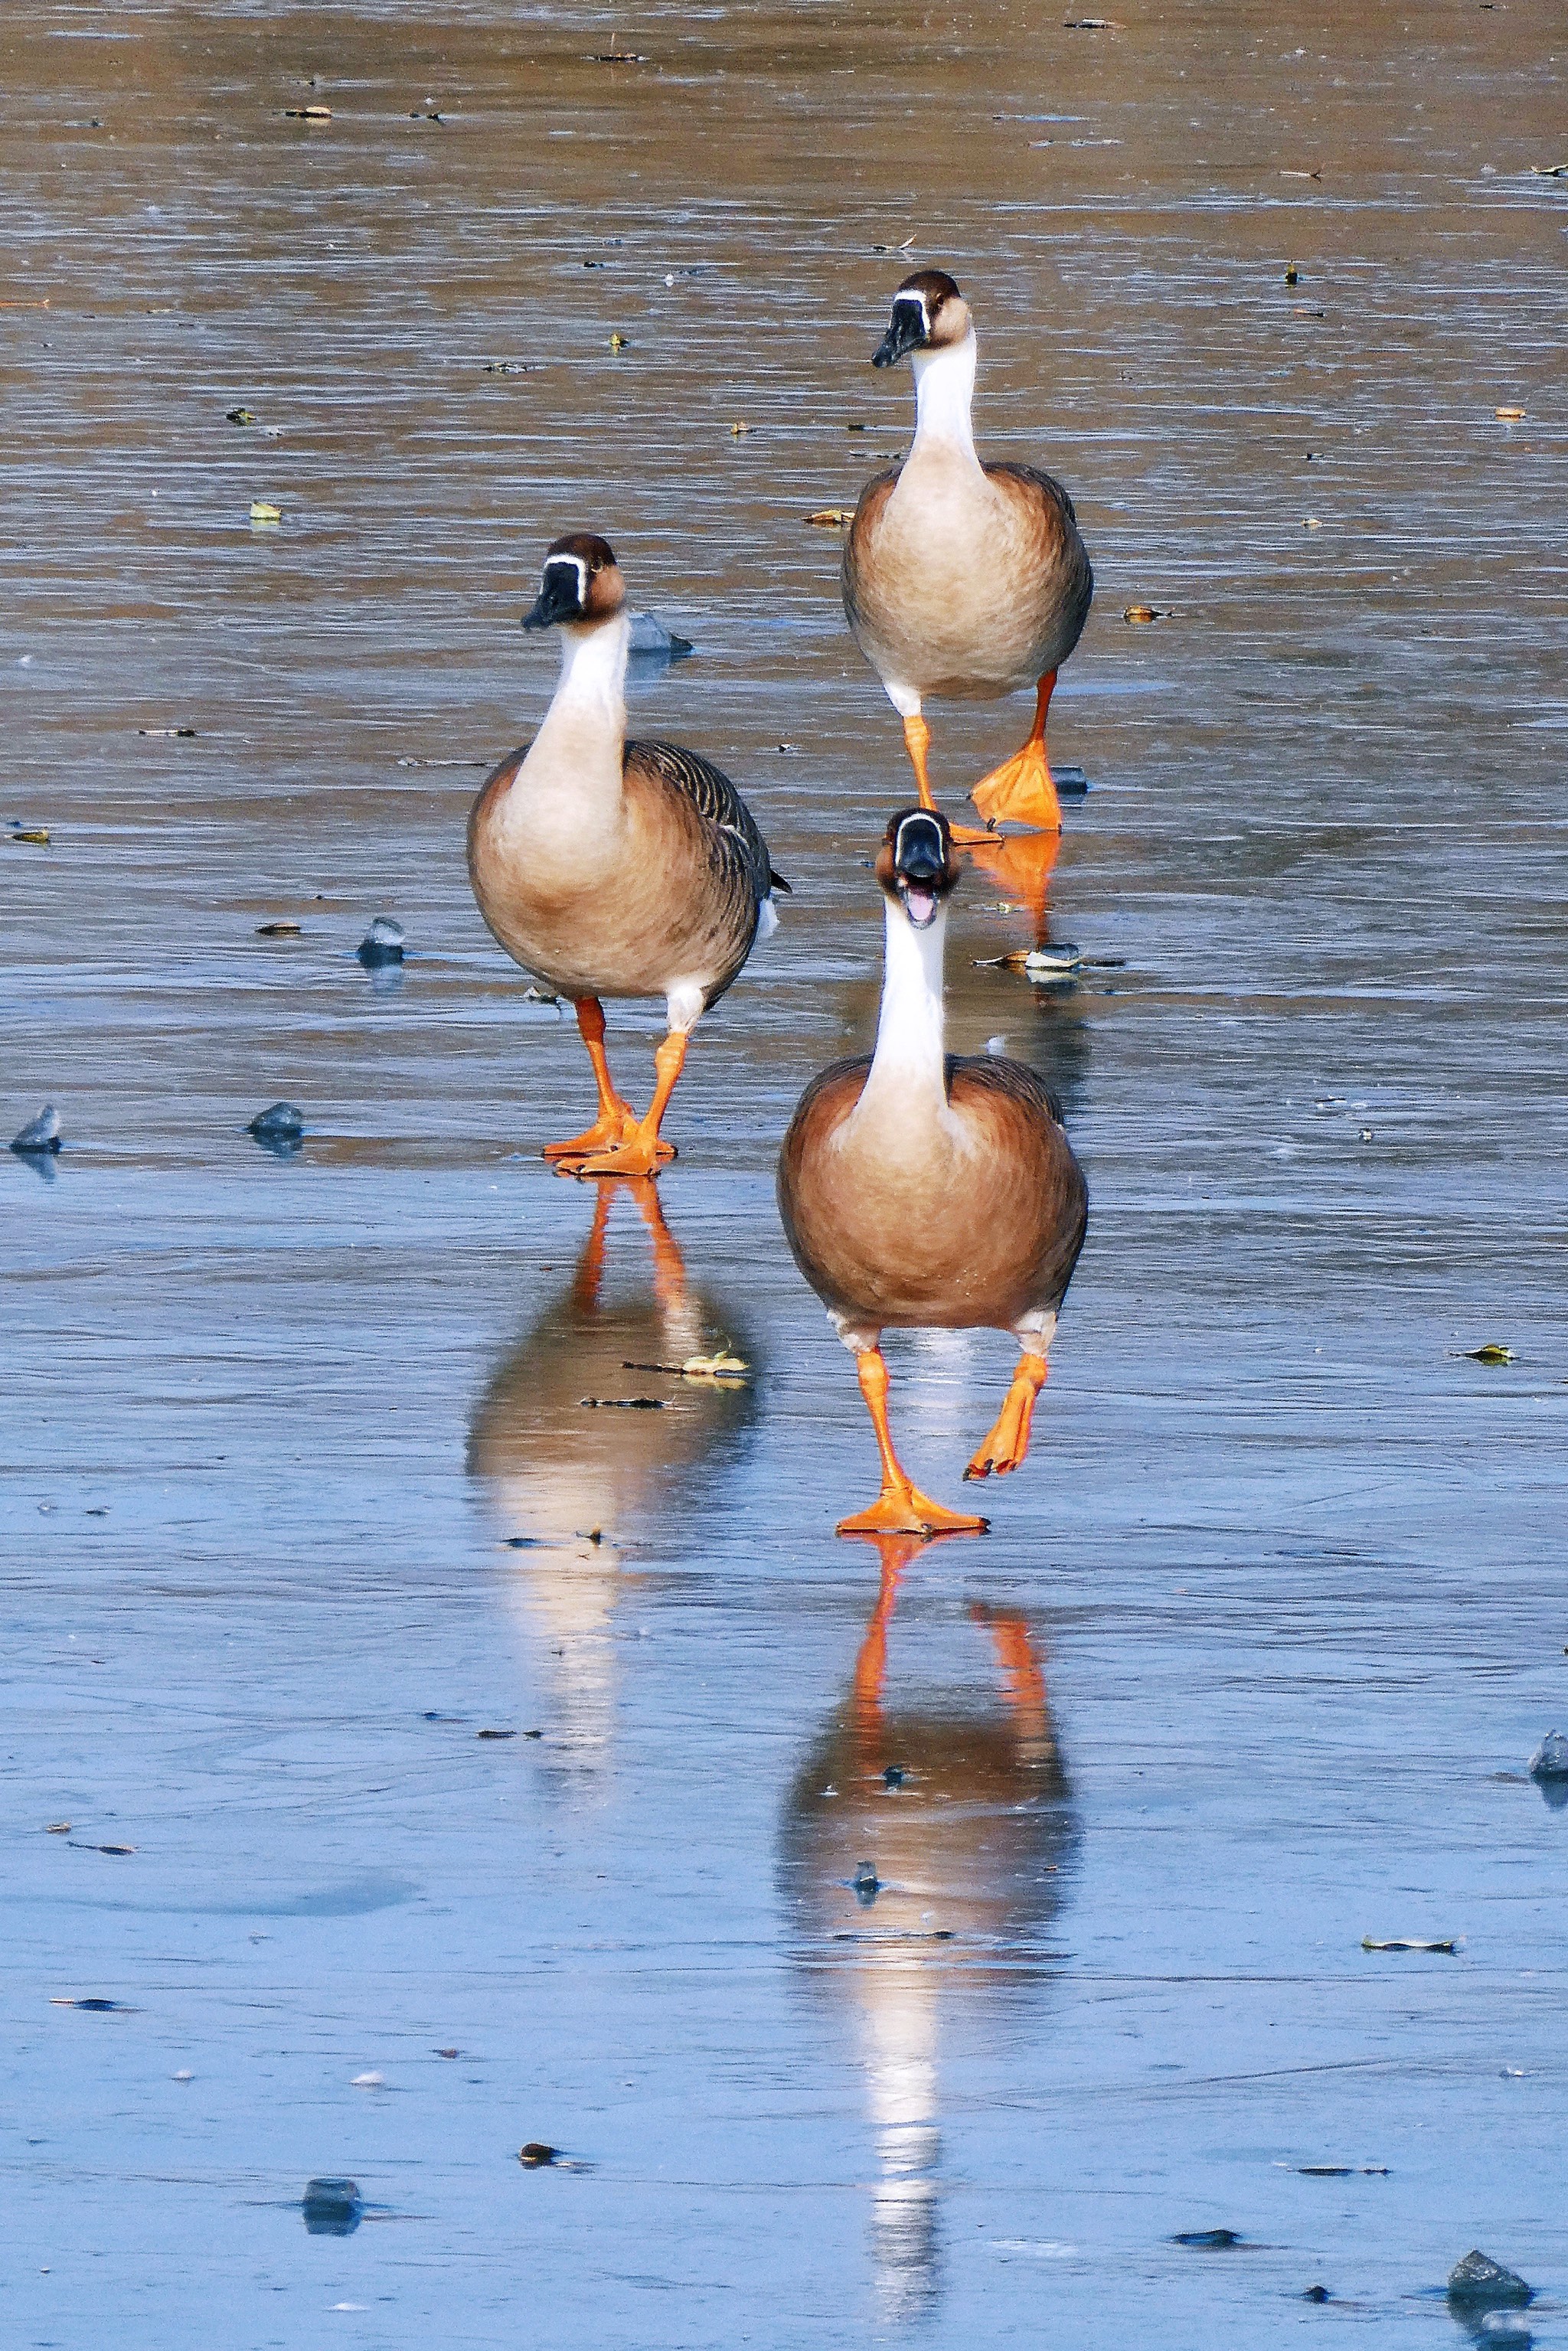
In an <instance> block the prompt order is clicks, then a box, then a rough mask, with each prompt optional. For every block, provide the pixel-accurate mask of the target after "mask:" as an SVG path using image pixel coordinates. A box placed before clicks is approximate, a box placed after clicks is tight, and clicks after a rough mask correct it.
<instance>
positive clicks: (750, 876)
mask: <svg viewBox="0 0 1568 2351" xmlns="http://www.w3.org/2000/svg"><path fill="white" fill-rule="evenodd" d="M626 758H628V759H631V758H636V759H637V760H638V761H639V762H640V763H641V765H642V766H643V768H647V769H651V770H652V771H653V774H654V775H656V776H657V777H658V778H659V779H660V781H661V782H662V783H664V784H666V785H668V786H669V788H670V789H671V790H673V791H677V792H679V793H680V794H681V796H682V798H683V799H687V800H689V801H690V802H691V804H692V806H693V807H694V808H695V810H696V812H697V814H698V815H699V816H700V817H702V818H703V819H704V820H705V821H706V823H708V824H710V825H711V826H712V827H713V828H714V830H715V831H716V832H717V833H719V834H720V835H721V836H723V837H724V838H725V839H726V840H727V841H731V842H733V844H734V849H733V852H732V853H733V854H735V855H737V856H738V858H739V860H740V863H741V866H742V870H743V871H744V872H745V874H746V877H747V881H748V882H749V883H750V885H751V891H752V895H753V898H754V899H755V901H756V903H757V904H758V905H760V904H761V903H762V901H763V899H764V898H766V897H767V895H768V892H769V890H771V889H772V888H774V886H775V885H776V884H777V885H778V886H779V888H781V889H785V890H787V889H788V888H789V883H787V882H780V881H779V876H778V875H777V874H776V873H775V872H774V871H773V868H772V865H771V863H770V862H769V861H768V843H767V842H766V841H764V840H763V838H762V835H761V833H760V831H758V825H757V820H756V818H755V817H754V816H753V815H752V813H751V810H749V809H748V808H747V805H746V802H745V801H744V800H743V799H741V797H740V794H739V793H738V792H737V790H736V789H735V786H734V785H733V784H732V783H731V782H730V780H729V778H728V777H727V775H726V774H725V773H724V771H723V769H722V768H716V767H715V766H714V765H713V763H712V761H711V760H709V759H704V758H699V757H698V756H697V754H696V752H695V751H688V750H686V749H685V747H683V746H682V745H681V744H679V743H631V742H629V743H628V744H627V746H626Z"/></svg>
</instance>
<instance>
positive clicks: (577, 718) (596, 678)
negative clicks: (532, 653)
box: [539, 612, 632, 737]
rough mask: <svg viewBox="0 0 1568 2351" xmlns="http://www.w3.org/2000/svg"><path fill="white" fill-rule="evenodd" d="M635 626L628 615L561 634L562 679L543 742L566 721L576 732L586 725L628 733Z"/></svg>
mask: <svg viewBox="0 0 1568 2351" xmlns="http://www.w3.org/2000/svg"><path fill="white" fill-rule="evenodd" d="M631 641H632V623H631V622H630V621H629V620H628V619H627V617H626V615H625V613H624V612H617V613H616V615H615V617H614V619H613V620H612V621H600V622H595V623H594V625H593V626H592V627H591V628H585V627H583V625H582V624H581V622H571V621H569V622H566V624H565V625H564V626H563V628H562V630H561V632H560V679H559V684H557V686H556V690H555V699H554V700H553V701H552V702H551V704H550V706H549V711H548V713H547V714H546V717H545V721H544V725H543V726H541V727H540V728H539V734H540V737H543V736H544V734H545V733H546V731H547V729H548V728H549V727H550V726H551V725H552V722H555V721H558V720H559V721H561V722H564V723H565V725H567V726H570V727H571V728H572V730H573V731H574V732H575V731H576V730H578V729H580V727H582V726H584V725H585V724H586V725H587V726H592V727H595V728H597V727H603V728H605V729H606V730H607V731H608V730H610V729H613V730H614V732H615V733H616V734H618V735H622V736H623V735H624V734H625V732H626V654H627V651H628V648H629V647H630V644H631Z"/></svg>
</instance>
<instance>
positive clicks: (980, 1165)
mask: <svg viewBox="0 0 1568 2351" xmlns="http://www.w3.org/2000/svg"><path fill="white" fill-rule="evenodd" d="M957 871H958V869H957V862H956V858H955V855H954V850H953V840H952V830H951V827H950V826H949V825H948V822H947V820H946V817H945V816H943V815H941V814H940V813H939V812H936V811H933V810H925V809H919V808H915V809H905V810H901V811H900V812H899V814H898V815H896V816H894V818H893V819H892V820H891V821H890V823H889V825H888V828H887V834H886V838H885V840H884V841H883V846H882V850H881V853H880V854H879V856H878V858H877V862H876V877H877V881H878V883H880V885H881V888H882V893H883V900H884V915H885V927H886V964H885V971H884V977H883V996H882V1011H881V1017H880V1019H879V1022H878V1026H877V1034H876V1050H875V1052H874V1053H873V1054H872V1055H871V1056H870V1057H869V1058H868V1057H865V1056H862V1057H861V1058H860V1059H858V1060H854V1061H835V1062H834V1063H832V1065H831V1067H830V1068H828V1069H826V1070H823V1071H821V1073H820V1074H819V1075H818V1076H817V1077H815V1078H813V1080H812V1081H811V1082H810V1085H809V1086H808V1087H807V1089H806V1091H805V1092H804V1093H803V1094H802V1095H801V1097H800V1103H799V1105H798V1107H797V1109H796V1112H795V1115H794V1117H793V1119H792V1120H791V1122H790V1124H789V1133H788V1134H786V1135H785V1138H784V1144H783V1148H782V1150H781V1151H780V1153H779V1212H780V1215H781V1217H782V1219H783V1224H784V1231H785V1236H786V1238H787V1239H788V1240H789V1247H790V1249H791V1250H792V1251H793V1252H794V1256H795V1261H796V1263H797V1264H798V1265H799V1267H800V1270H801V1272H802V1273H803V1274H804V1275H805V1277H806V1279H807V1280H808V1281H809V1282H810V1285H811V1287H812V1289H813V1290H815V1291H816V1292H817V1295H818V1297H819V1298H821V1301H822V1303H823V1304H824V1305H825V1306H826V1308H827V1310H828V1319H829V1321H830V1322H831V1323H832V1325H833V1327H834V1329H835V1330H836V1331H837V1332H838V1334H839V1336H840V1338H841V1340H842V1341H843V1343H844V1344H845V1346H847V1347H848V1348H850V1350H851V1351H852V1353H853V1355H854V1358H855V1368H856V1371H857V1373H858V1374H859V1378H860V1386H861V1394H862V1395H863V1396H864V1398H865V1402H866V1407H867V1409H868V1411H869V1412H870V1414H871V1417H872V1426H873V1428H874V1430H875V1432H876V1441H877V1449H878V1451H879V1453H880V1455H881V1457H882V1490H881V1492H880V1494H879V1495H878V1497H877V1499H876V1500H875V1501H874V1502H873V1504H872V1505H871V1507H870V1509H869V1510H862V1511H860V1512H858V1513H857V1514H856V1515H855V1516H853V1517H852V1518H847V1519H844V1520H841V1522H840V1525H839V1530H838V1531H839V1532H840V1534H841V1535H848V1534H894V1533H899V1532H904V1531H909V1532H924V1533H928V1534H929V1533H936V1532H940V1531H952V1532H966V1533H978V1532H981V1531H984V1529H985V1527H986V1525H987V1523H988V1522H987V1520H984V1519H981V1518H975V1517H970V1516H967V1515H966V1514H964V1513H961V1512H958V1511H954V1510H946V1509H945V1508H944V1507H943V1505H942V1504H941V1503H940V1502H934V1501H932V1500H931V1499H929V1498H928V1497H927V1496H925V1494H923V1493H921V1492H920V1490H919V1489H918V1488H917V1487H916V1486H915V1484H914V1483H913V1481H912V1480H911V1479H910V1478H909V1476H908V1474H907V1472H906V1471H905V1470H904V1468H903V1466H902V1464H901V1463H900V1461H899V1459H898V1457H897V1454H896V1453H895V1451H894V1444H893V1438H892V1436H891V1434H890V1432H889V1428H888V1419H887V1393H888V1376H887V1366H886V1364H885V1363H884V1362H883V1356H882V1350H881V1346H880V1344H879V1342H880V1339H881V1335H882V1332H883V1329H884V1328H886V1327H887V1326H889V1325H892V1326H894V1327H895V1328H904V1329H910V1328H930V1327H936V1328H938V1329H943V1330H950V1331H951V1330H961V1331H962V1330H975V1329H982V1330H1001V1331H1009V1332H1011V1333H1012V1334H1013V1336H1014V1337H1015V1338H1016V1339H1017V1341H1018V1343H1019V1359H1018V1366H1017V1370H1016V1372H1015V1374H1014V1376H1013V1380H1012V1384H1011V1385H1010V1386H1009V1390H1008V1394H1007V1398H1006V1401H1005V1402H1004V1404H1003V1405H1002V1409H1001V1412H1000V1414H999V1415H998V1418H997V1422H996V1425H995V1426H994V1427H993V1428H992V1429H991V1431H990V1433H989V1435H988V1437H987V1438H986V1440H985V1442H984V1444H982V1445H981V1447H979V1449H978V1451H977V1453H976V1454H975V1457H974V1458H973V1459H972V1460H971V1461H970V1463H969V1466H968V1468H967V1469H966V1470H965V1472H964V1475H965V1477H966V1478H967V1479H977V1478H986V1477H988V1476H990V1475H991V1474H992V1473H993V1472H995V1473H996V1474H997V1475H998V1476H1002V1475H1004V1474H1005V1473H1006V1472H1008V1471H1009V1470H1012V1469H1016V1468H1019V1464H1020V1463H1021V1462H1022V1460H1023V1458H1024V1455H1025V1453H1026V1452H1027V1450H1028V1447H1029V1437H1030V1421H1031V1419H1032V1416H1033V1412H1034V1405H1035V1399H1036V1397H1037V1396H1038V1395H1039V1394H1040V1388H1041V1387H1042V1385H1043V1384H1044V1382H1045V1376H1046V1356H1047V1352H1048V1350H1049V1348H1050V1345H1051V1336H1052V1333H1053V1332H1054V1331H1055V1329H1056V1318H1057V1312H1058V1310H1059V1309H1060V1307H1061V1301H1062V1298H1063V1296H1064V1295H1065V1293H1066V1290H1067V1285H1068V1283H1069V1281H1070V1280H1071V1277H1072V1269H1073V1267H1074V1265H1075V1264H1076V1263H1077V1260H1078V1252H1079V1250H1080V1249H1082V1245H1083V1232H1084V1225H1085V1222H1086V1218H1087V1214H1088V1193H1087V1190H1086V1187H1085V1186H1084V1182H1083V1176H1082V1170H1081V1169H1080V1167H1079V1165H1078V1162H1077V1160H1076V1159H1075V1158H1074V1157H1073V1155H1072V1150H1071V1144H1069V1143H1068V1140H1067V1137H1066V1135H1065V1134H1064V1133H1063V1132H1062V1128H1061V1119H1060V1114H1059V1113H1058V1110H1057V1107H1056V1104H1055V1102H1053V1100H1052V1098H1051V1095H1050V1093H1049V1092H1047V1090H1046V1088H1045V1087H1044V1085H1043V1084H1042V1083H1041V1082H1040V1079H1039V1078H1038V1077H1036V1075H1035V1073H1034V1071H1032V1070H1030V1069H1029V1068H1027V1067H1026V1066H1025V1064H1024V1063H1023V1062H1021V1061H1004V1060H1001V1059H999V1058H993V1057H991V1056H990V1055H988V1054H980V1055H977V1056H975V1057H973V1058H967V1059H955V1058H953V1057H951V1056H949V1055H948V1054H947V1053H946V1051H945V1050H944V1043H943V990H942V949H943V934H944V931H945V929H946V904H947V899H948V897H949V895H950V893H951V892H952V890H953V887H954V884H955V883H956V880H957Z"/></svg>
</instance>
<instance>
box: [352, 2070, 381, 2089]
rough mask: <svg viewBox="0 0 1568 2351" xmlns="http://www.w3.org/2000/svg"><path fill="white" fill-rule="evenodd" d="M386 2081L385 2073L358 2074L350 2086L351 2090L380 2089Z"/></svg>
mask: <svg viewBox="0 0 1568 2351" xmlns="http://www.w3.org/2000/svg"><path fill="white" fill-rule="evenodd" d="M385 2082H386V2076H385V2074H355V2076H354V2078H353V2080H352V2081H351V2082H350V2085H349V2087H350V2090H379V2089H382V2087H383V2086H384V2085H385Z"/></svg>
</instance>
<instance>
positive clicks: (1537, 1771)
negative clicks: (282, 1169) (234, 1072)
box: [11, 1144, 1568, 1780]
mask: <svg viewBox="0 0 1568 2351" xmlns="http://www.w3.org/2000/svg"><path fill="white" fill-rule="evenodd" d="M11 1148H12V1150H13V1151H15V1150H16V1144H12V1145H11ZM1530 1776H1531V1779H1532V1780H1568V1739H1564V1737H1563V1733H1562V1732H1561V1731H1560V1730H1549V1731H1548V1732H1547V1734H1546V1736H1545V1738H1544V1739H1543V1740H1542V1742H1541V1744H1540V1746H1539V1747H1538V1748H1537V1749H1536V1750H1535V1752H1534V1754H1533V1755H1532V1756H1531V1759H1530Z"/></svg>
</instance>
